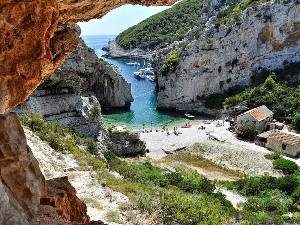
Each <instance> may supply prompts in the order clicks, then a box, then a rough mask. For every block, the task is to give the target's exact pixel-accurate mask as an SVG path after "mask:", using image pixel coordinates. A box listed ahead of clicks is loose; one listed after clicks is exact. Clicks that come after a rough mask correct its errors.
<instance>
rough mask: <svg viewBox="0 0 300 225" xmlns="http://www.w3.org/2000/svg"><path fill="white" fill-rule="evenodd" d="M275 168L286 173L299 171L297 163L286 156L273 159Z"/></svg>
mask: <svg viewBox="0 0 300 225" xmlns="http://www.w3.org/2000/svg"><path fill="white" fill-rule="evenodd" d="M273 167H274V169H278V170H282V172H283V173H284V174H292V173H295V172H296V171H298V169H299V168H298V165H297V163H295V162H293V161H291V160H287V159H284V158H280V159H275V160H274V161H273Z"/></svg>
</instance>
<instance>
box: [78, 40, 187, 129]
mask: <svg viewBox="0 0 300 225" xmlns="http://www.w3.org/2000/svg"><path fill="white" fill-rule="evenodd" d="M115 37H116V36H112V35H93V36H90V35H89V36H82V38H83V39H84V41H85V42H86V44H87V45H88V46H89V47H90V48H92V49H94V51H95V53H96V54H97V56H98V57H99V58H102V59H104V60H105V61H107V62H108V63H110V64H112V65H114V66H116V67H117V68H118V70H119V71H120V73H121V74H122V76H123V77H124V78H125V80H126V81H127V82H128V83H130V84H131V93H132V96H133V99H134V101H133V102H132V103H131V106H130V109H129V110H114V111H109V112H103V119H104V123H105V125H107V126H110V125H112V124H115V125H125V126H127V127H129V128H132V129H139V128H141V127H142V126H143V124H145V126H146V127H150V126H151V124H152V126H153V127H158V126H160V125H167V126H172V125H174V126H177V125H179V124H182V123H184V122H186V119H185V118H184V117H183V116H182V115H180V114H176V113H171V112H162V111H158V110H156V103H157V98H156V92H155V83H153V82H151V81H149V80H148V79H140V80H138V79H136V78H135V77H134V76H133V72H135V71H137V70H138V69H140V68H143V67H144V66H147V62H145V61H144V60H135V61H138V62H139V63H140V64H141V66H140V67H137V66H135V67H134V66H128V65H127V64H126V63H127V62H130V59H108V58H103V57H102V55H103V54H104V52H103V51H102V47H104V46H106V45H107V43H108V41H109V40H114V39H115Z"/></svg>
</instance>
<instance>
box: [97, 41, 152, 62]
mask: <svg viewBox="0 0 300 225" xmlns="http://www.w3.org/2000/svg"><path fill="white" fill-rule="evenodd" d="M102 50H103V51H106V53H105V56H106V57H112V58H130V57H136V58H144V59H150V58H151V55H152V52H151V51H148V52H147V51H145V50H143V49H140V48H135V49H128V50H126V49H123V48H121V47H120V46H119V45H118V44H117V43H116V42H115V41H109V42H108V45H107V46H105V47H104V48H102Z"/></svg>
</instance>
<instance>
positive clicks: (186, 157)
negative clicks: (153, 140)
mask: <svg viewBox="0 0 300 225" xmlns="http://www.w3.org/2000/svg"><path fill="white" fill-rule="evenodd" d="M200 147H201V146H200ZM174 162H182V163H184V164H186V165H190V166H193V167H196V168H200V169H204V170H206V171H213V172H216V173H218V174H221V175H222V176H224V177H225V178H229V179H238V178H241V177H243V176H244V174H243V173H241V172H238V171H235V170H230V169H227V168H224V167H222V166H219V165H217V164H215V163H214V162H212V161H210V160H207V159H205V158H203V157H201V156H199V155H197V154H193V153H190V152H180V153H176V154H173V155H167V156H166V157H164V159H163V160H161V161H158V163H163V164H168V165H169V164H173V163H174Z"/></svg>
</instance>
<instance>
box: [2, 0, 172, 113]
mask: <svg viewBox="0 0 300 225" xmlns="http://www.w3.org/2000/svg"><path fill="white" fill-rule="evenodd" d="M173 2H174V0H162V1H155V0H141V1H135V0H125V1H110V2H107V1H103V0H97V1H94V0H77V1H74V0H28V1H14V0H3V1H1V3H0V12H1V21H2V22H1V24H0V30H1V35H2V37H3V38H1V40H0V98H1V99H2V101H1V102H0V113H4V112H7V111H8V110H10V109H11V108H13V107H15V106H16V105H18V104H20V103H22V102H24V100H26V98H27V97H28V96H29V95H30V94H31V93H32V92H33V91H34V90H35V89H36V88H37V86H39V85H40V83H41V82H42V81H43V80H45V79H46V78H47V77H48V76H49V75H50V74H52V73H53V72H54V70H55V69H56V68H58V67H59V66H60V65H61V64H62V63H63V61H64V60H65V59H66V58H67V57H68V56H69V55H70V54H71V52H72V51H74V50H75V49H76V46H77V43H78V37H79V34H78V32H77V29H76V27H74V26H73V25H74V24H75V23H76V22H79V21H87V20H90V19H92V18H99V17H101V16H103V15H105V14H106V13H107V12H109V11H110V10H111V9H113V8H116V7H118V6H121V5H123V4H126V3H133V4H138V3H139V4H144V5H150V4H156V5H164V4H165V5H167V4H172V3H173Z"/></svg>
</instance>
